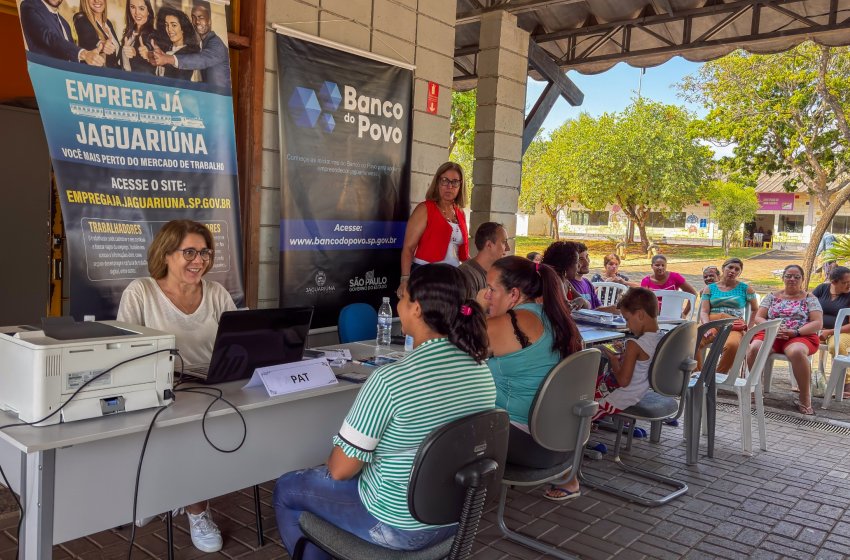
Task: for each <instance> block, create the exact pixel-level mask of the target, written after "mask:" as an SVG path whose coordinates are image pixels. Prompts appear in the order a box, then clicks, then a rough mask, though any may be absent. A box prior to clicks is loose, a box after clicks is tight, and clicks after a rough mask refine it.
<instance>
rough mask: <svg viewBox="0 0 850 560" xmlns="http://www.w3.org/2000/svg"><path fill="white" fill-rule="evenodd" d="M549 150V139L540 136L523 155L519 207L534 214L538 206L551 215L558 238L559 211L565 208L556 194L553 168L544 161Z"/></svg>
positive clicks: (553, 228)
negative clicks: (552, 176)
mask: <svg viewBox="0 0 850 560" xmlns="http://www.w3.org/2000/svg"><path fill="white" fill-rule="evenodd" d="M548 151H549V141H548V140H542V139H541V138H539V137H538V138H535V139H534V140H533V141H532V142H531V144H529V146H528V149H527V150H526V151H525V154H524V155H523V156H522V180H521V183H520V195H519V208H520V210H522V211H523V212H526V213H528V214H534V213H535V212H537V210H538V208H539V209H540V210H542V211H543V212H544V213H545V214H546V215H547V216H549V220H550V221H551V222H552V231H553V232H554V237H555V239H558V238H559V237H560V236H559V233H558V213H559V212H560V211H561V210H562V209H563V203H562V202H561V201H559V200H557V197H556V196H555V193H554V188H553V187H554V181H553V180H552V179H551V176H550V172H551V170H550V169H549V168H547V166H546V163H545V161H544V158H545V156H546V155H547V152H548Z"/></svg>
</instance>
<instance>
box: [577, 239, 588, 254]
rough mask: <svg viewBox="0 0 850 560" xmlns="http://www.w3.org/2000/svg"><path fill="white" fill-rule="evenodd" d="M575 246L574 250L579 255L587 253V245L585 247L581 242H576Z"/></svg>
mask: <svg viewBox="0 0 850 560" xmlns="http://www.w3.org/2000/svg"><path fill="white" fill-rule="evenodd" d="M575 244H576V250H577V251H578V252H579V253H584V252H585V251H587V245H585V244H584V243H582V242H581V241H576V242H575Z"/></svg>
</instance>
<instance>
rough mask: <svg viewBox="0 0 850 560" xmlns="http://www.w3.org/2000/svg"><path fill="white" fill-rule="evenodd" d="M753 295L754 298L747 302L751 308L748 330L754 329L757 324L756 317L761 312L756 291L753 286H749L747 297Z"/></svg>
mask: <svg viewBox="0 0 850 560" xmlns="http://www.w3.org/2000/svg"><path fill="white" fill-rule="evenodd" d="M750 294H752V295H753V297H752V299H750V300H749V301H747V305H749V306H750V320H749V322H748V323H747V328H750V327H752V326H753V325H755V323H756V315H757V314H758V310H759V303H758V298H757V297H756V291H755V290H754V289H753V287H752V286H747V295H750Z"/></svg>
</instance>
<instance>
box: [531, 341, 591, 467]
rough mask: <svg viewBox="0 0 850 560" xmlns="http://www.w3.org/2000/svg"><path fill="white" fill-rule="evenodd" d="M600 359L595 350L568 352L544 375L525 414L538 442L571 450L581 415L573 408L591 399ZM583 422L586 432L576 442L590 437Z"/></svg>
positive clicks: (588, 424)
mask: <svg viewBox="0 0 850 560" xmlns="http://www.w3.org/2000/svg"><path fill="white" fill-rule="evenodd" d="M601 358H602V353H601V352H600V351H599V350H597V349H595V348H588V349H586V350H582V351H580V352H576V353H574V354H570V355H569V356H567V357H566V358H564V359H563V360H561V361H560V362H559V363H558V365H556V366H555V367H553V368H552V370H551V371H550V372H549V373H548V374H547V375H546V378H545V379H544V380H543V383H541V384H540V388H538V389H537V395H535V397H534V401H533V402H532V403H531V409H530V410H529V414H528V427H529V431H530V432H531V437H533V438H534V441H535V442H537V444H538V445H541V446H543V447H545V448H546V449H550V450H552V451H573V450H574V449H575V446H576V431H577V430H578V429H579V427H580V424H581V419H582V417H581V416H579V415H577V414H576V413H575V412H574V410H573V409H574V408H575V407H576V406H584V405H586V404H591V403H593V402H594V399H593V397H594V395H595V393H596V374H597V371H598V370H599V361H600V359H601ZM585 424H586V425H587V433H586V434H582V436H581V439H580V441H579V442H578V443H579V444H580V445H584V444H585V443H587V440H588V439H589V438H590V423H588V422H585Z"/></svg>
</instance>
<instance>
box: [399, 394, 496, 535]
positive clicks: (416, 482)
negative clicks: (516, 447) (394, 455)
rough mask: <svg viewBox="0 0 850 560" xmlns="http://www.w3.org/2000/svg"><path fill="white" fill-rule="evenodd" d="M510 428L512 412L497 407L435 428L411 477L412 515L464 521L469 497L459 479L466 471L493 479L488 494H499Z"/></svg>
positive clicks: (409, 502) (441, 521) (427, 519)
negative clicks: (510, 414) (462, 514)
mask: <svg viewBox="0 0 850 560" xmlns="http://www.w3.org/2000/svg"><path fill="white" fill-rule="evenodd" d="M509 428H510V420H509V418H508V413H507V412H505V411H504V410H500V409H493V410H486V411H484V412H478V413H476V414H471V415H469V416H464V417H463V418H458V419H457V420H453V421H452V422H449V423H447V424H444V425H442V426H440V427H438V428H435V429H434V430H432V431H431V433H430V434H428V437H426V438H425V441H423V442H422V445H421V446H420V447H419V451H418V452H417V454H416V458H415V459H414V461H413V470H412V471H411V473H410V484H409V487H408V491H407V505H408V508H409V509H410V513H411V515H413V517H414V518H416V519H418V520H419V521H421V522H422V523H426V524H428V525H447V524H450V523H456V522H458V521H459V520H460V517H461V513H462V510H463V504H464V498H465V497H466V488H465V487H464V486H463V485H462V484H459V483H458V481H457V476H458V474H459V473H460V472H462V471H463V472H468V471H471V472H475V471H480V472H481V473H482V474H486V475H489V476H491V478H490V479H489V480H487V481H485V483H486V484H487V485H488V490H487V494H488V495H496V491H497V488H498V485H499V484H500V483H501V479H502V473H503V472H504V469H505V456H506V455H507V452H508V432H509ZM470 467H471V468H470ZM465 469H467V470H465ZM470 486H472V484H470Z"/></svg>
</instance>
